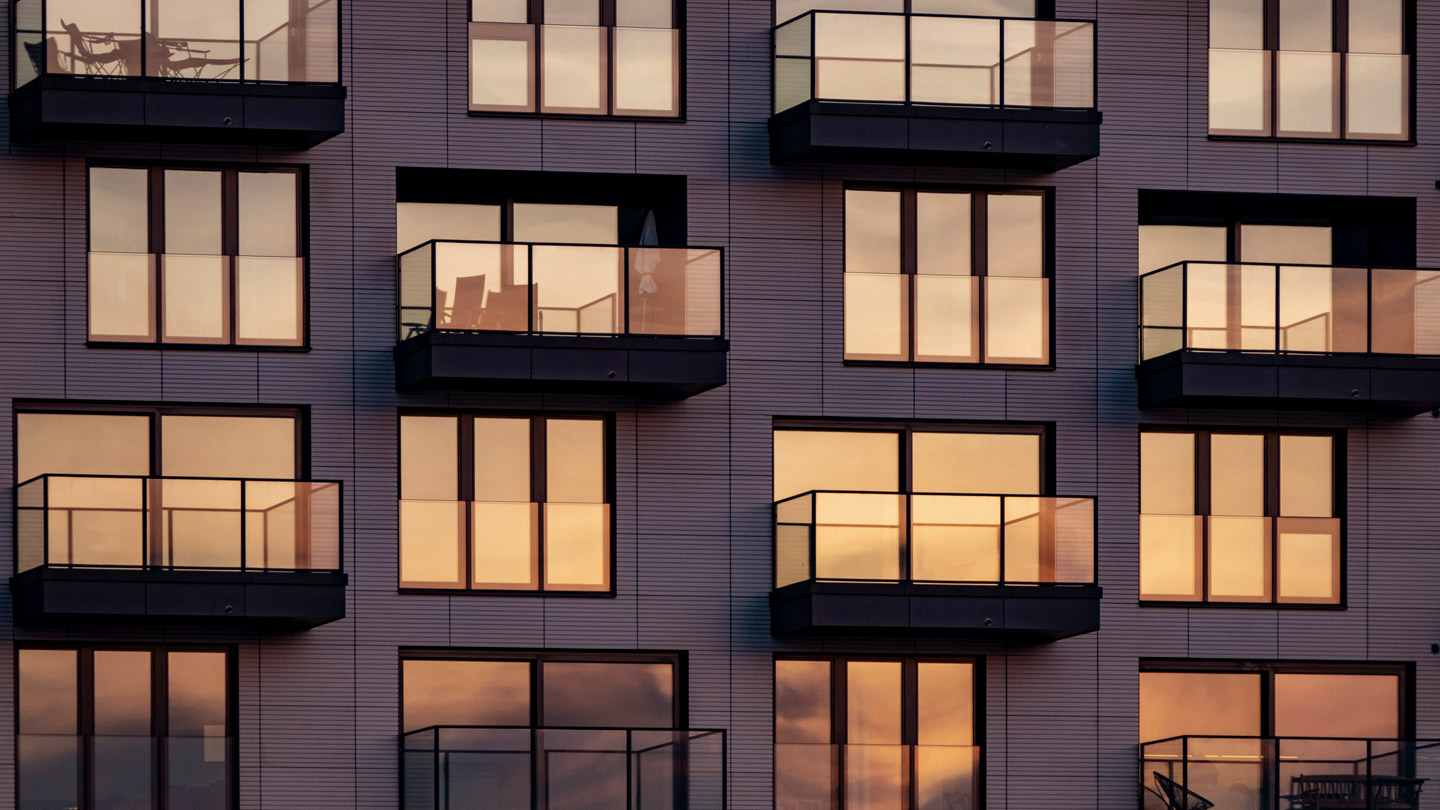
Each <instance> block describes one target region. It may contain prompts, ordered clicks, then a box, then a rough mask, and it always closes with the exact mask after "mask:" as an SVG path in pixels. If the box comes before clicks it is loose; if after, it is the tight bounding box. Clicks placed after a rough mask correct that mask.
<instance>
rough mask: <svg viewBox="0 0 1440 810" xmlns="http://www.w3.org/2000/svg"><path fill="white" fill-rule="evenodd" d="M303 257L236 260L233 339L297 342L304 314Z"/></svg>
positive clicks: (269, 343) (247, 257)
mask: <svg viewBox="0 0 1440 810" xmlns="http://www.w3.org/2000/svg"><path fill="white" fill-rule="evenodd" d="M304 277H305V268H304V260H302V259H279V258H255V257H249V256H241V257H239V258H237V259H236V260H235V294H236V296H237V301H236V302H235V310H236V318H237V323H236V327H235V329H236V342H237V343H249V344H261V345H282V346H299V345H300V344H301V335H300V323H301V320H302V319H303V318H304V311H303V301H302V296H303V295H304V292H303V290H302V284H303V282H304Z"/></svg>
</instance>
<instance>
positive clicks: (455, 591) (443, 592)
mask: <svg viewBox="0 0 1440 810" xmlns="http://www.w3.org/2000/svg"><path fill="white" fill-rule="evenodd" d="M396 592H397V593H399V594H401V595H402V596H514V597H521V598H529V599H534V598H536V597H542V598H543V597H554V598H557V599H614V598H615V597H617V596H618V595H619V594H618V593H617V592H616V591H615V589H614V588H611V589H610V590H608V591H518V590H517V591H511V590H482V589H480V588H407V587H404V586H401V587H400V588H397V589H396Z"/></svg>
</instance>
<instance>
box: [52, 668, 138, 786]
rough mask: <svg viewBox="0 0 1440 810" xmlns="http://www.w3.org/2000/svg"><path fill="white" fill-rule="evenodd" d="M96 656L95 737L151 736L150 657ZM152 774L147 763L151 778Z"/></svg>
mask: <svg viewBox="0 0 1440 810" xmlns="http://www.w3.org/2000/svg"><path fill="white" fill-rule="evenodd" d="M67 652H68V651H67ZM72 655H73V653H72ZM94 656H95V657H94V678H95V685H94V689H95V733H96V734H120V735H125V734H130V735H141V736H148V735H149V734H150V701H151V694H150V688H151V687H150V653H149V652H148V651H135V650H96V651H95V654H94ZM149 770H150V769H149V767H148V763H147V766H146V768H145V772H146V776H147V777H148V775H149ZM146 781H147V782H148V778H147V780H146Z"/></svg>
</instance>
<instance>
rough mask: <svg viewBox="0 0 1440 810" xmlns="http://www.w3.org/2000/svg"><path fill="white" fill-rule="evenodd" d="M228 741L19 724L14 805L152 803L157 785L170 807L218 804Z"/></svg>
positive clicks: (228, 761) (227, 766)
mask: <svg viewBox="0 0 1440 810" xmlns="http://www.w3.org/2000/svg"><path fill="white" fill-rule="evenodd" d="M234 746H235V739H234V738H233V737H225V736H210V735H205V736H168V737H155V736H150V735H122V734H27V733H23V732H22V733H20V734H17V735H15V747H16V756H15V760H16V774H15V777H16V779H15V781H16V790H17V792H18V793H19V804H18V806H19V807H22V808H26V810H29V809H30V808H39V809H41V810H51V808H56V809H57V810H58V808H76V807H84V806H87V805H86V804H85V803H84V802H83V800H82V797H84V796H87V795H88V796H92V797H93V806H94V807H114V808H121V807H125V808H132V807H151V806H155V800H156V792H157V788H158V790H159V792H160V793H161V794H162V795H164V796H165V797H166V798H167V800H168V806H170V807H185V808H189V810H222V808H225V807H227V806H228V800H229V797H230V794H231V790H232V786H231V783H230V782H231V780H230V775H231V773H232V766H233V763H234V761H235V754H234V751H235V748H234ZM162 763H163V764H162ZM87 766H88V767H87ZM87 771H88V773H87Z"/></svg>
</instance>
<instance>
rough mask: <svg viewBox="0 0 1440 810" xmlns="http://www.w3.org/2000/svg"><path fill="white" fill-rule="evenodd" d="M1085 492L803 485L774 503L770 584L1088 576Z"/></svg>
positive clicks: (1091, 556) (1090, 526)
mask: <svg viewBox="0 0 1440 810" xmlns="http://www.w3.org/2000/svg"><path fill="white" fill-rule="evenodd" d="M1095 533H1096V532H1095V500H1094V499H1093V498H1064V497H1039V496H1033V495H949V494H943V495H931V494H914V495H911V494H903V493H902V494H897V493H893V492H822V491H813V492H806V493H804V494H801V495H796V496H794V497H792V498H787V499H785V500H783V501H780V502H778V503H776V504H775V587H777V588H781V587H784V586H786V585H790V584H792V583H796V582H804V581H807V580H821V581H826V582H914V583H934V584H980V585H1041V584H1045V585H1050V584H1056V585H1089V584H1094V582H1095Z"/></svg>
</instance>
